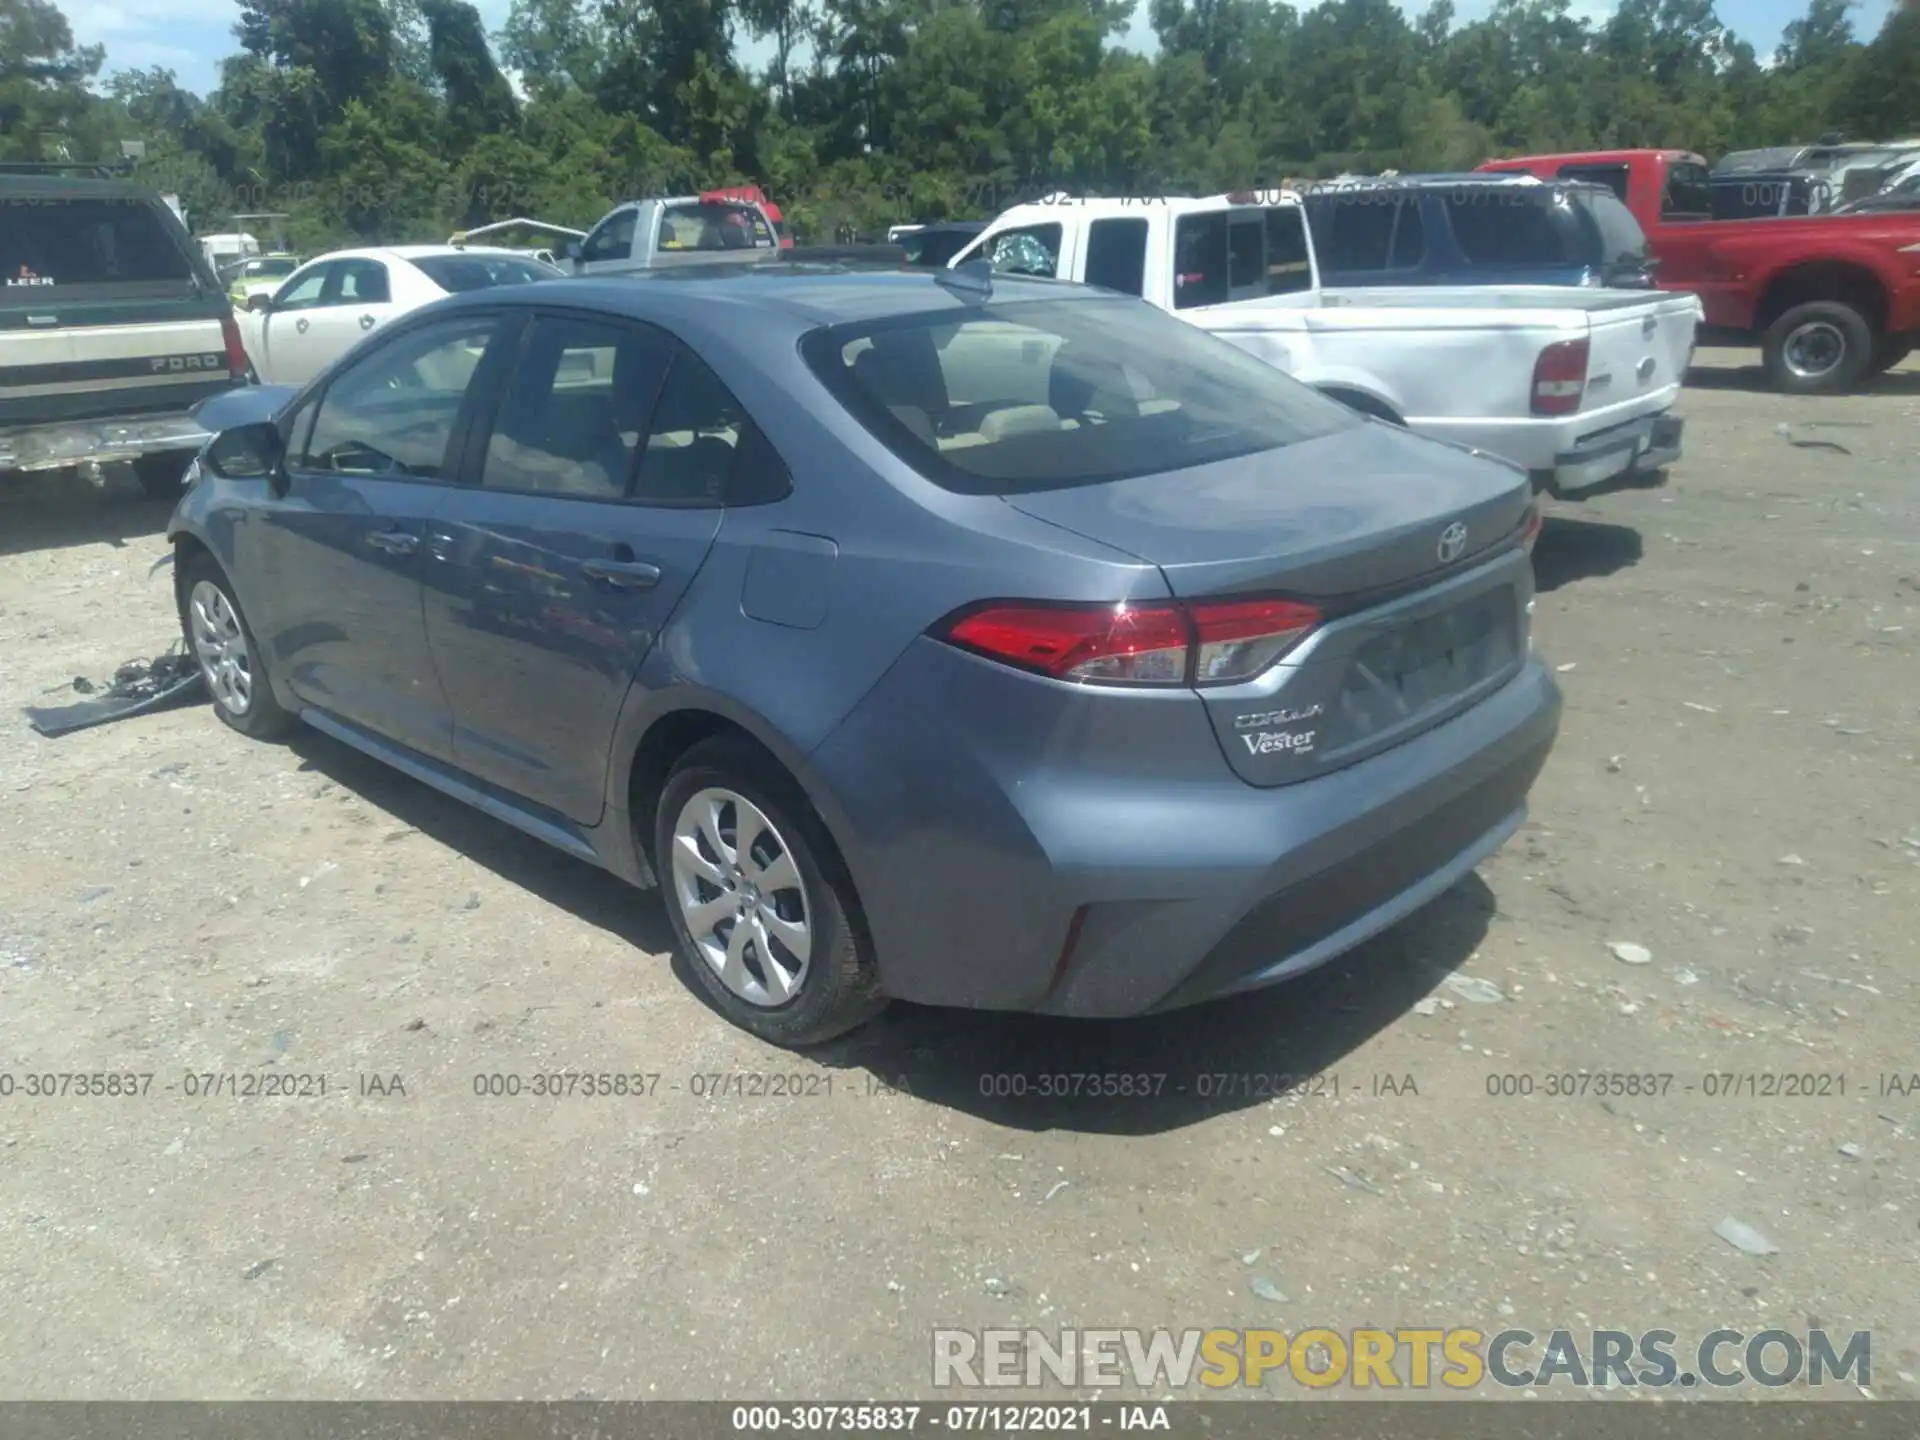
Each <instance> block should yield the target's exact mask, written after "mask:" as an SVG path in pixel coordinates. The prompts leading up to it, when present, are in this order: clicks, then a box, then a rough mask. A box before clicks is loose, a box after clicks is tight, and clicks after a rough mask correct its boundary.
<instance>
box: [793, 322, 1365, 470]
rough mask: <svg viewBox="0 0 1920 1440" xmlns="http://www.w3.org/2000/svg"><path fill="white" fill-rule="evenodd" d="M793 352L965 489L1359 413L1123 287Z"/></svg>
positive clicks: (1167, 457) (887, 435) (1208, 449)
mask: <svg viewBox="0 0 1920 1440" xmlns="http://www.w3.org/2000/svg"><path fill="white" fill-rule="evenodd" d="M801 351H802V354H804V355H805V357H806V359H807V363H808V364H809V365H811V366H812V367H813V370H814V373H815V374H817V375H818V376H819V377H820V379H821V380H822V381H823V382H824V383H825V384H826V386H827V388H828V389H829V390H831V391H832V392H833V393H834V395H835V396H836V397H837V398H838V399H839V400H840V401H841V403H842V404H843V405H845V406H846V407H847V409H848V410H849V411H851V412H852V414H853V415H854V416H855V418H857V419H858V420H859V421H860V422H861V423H862V424H863V425H865V426H866V427H867V429H868V430H869V431H871V432H872V433H873V434H874V435H875V436H876V437H878V438H879V439H880V440H881V441H882V442H883V443H885V444H886V445H887V446H888V447H889V448H890V449H892V450H893V452H894V453H895V454H897V455H899V456H900V457H901V458H902V459H903V460H905V461H907V463H909V464H910V465H912V466H913V467H914V468H915V469H917V470H918V471H919V472H920V473H921V474H923V475H925V476H926V477H927V478H928V479H930V480H932V481H933V482H934V483H935V484H937V485H940V486H942V487H943V488H945V489H948V490H952V491H956V492H958V493H961V494H967V495H1010V494H1019V493H1024V492H1031V491H1036V490H1058V489H1067V488H1071V487H1075V486H1080V485H1095V484H1100V483H1102V482H1104V481H1109V480H1121V479H1125V478H1127V477H1129V476H1135V475H1147V474H1154V473H1158V472H1164V471H1169V470H1184V469H1186V468H1188V467H1189V466H1194V465H1206V464H1210V463H1212V462H1214V461H1218V460H1230V459H1233V458H1235V457H1236V456H1242V455H1252V454H1257V453H1260V452H1262V451H1267V450H1276V449H1279V448H1280V447H1282V446H1286V445H1293V444H1297V443H1299V442H1301V441H1303V440H1311V439H1314V438H1316V437H1318V436H1321V435H1329V434H1333V433H1334V432H1336V431H1340V430H1345V429H1348V428H1350V427H1352V426H1354V425H1357V424H1359V423H1360V419H1359V417H1358V416H1356V415H1355V414H1354V412H1353V411H1351V410H1348V409H1347V408H1346V407H1345V406H1343V405H1340V404H1338V403H1336V402H1335V401H1332V400H1329V399H1327V398H1325V397H1324V396H1322V395H1320V394H1319V393H1318V392H1316V391H1313V390H1310V389H1308V388H1307V387H1306V386H1304V385H1301V384H1299V383H1298V382H1296V381H1294V380H1291V379H1289V378H1288V377H1287V376H1286V375H1284V374H1283V373H1281V372H1280V371H1279V370H1276V369H1274V368H1273V367H1272V366H1270V365H1267V364H1264V363H1262V362H1261V361H1259V360H1256V359H1254V358H1253V357H1252V356H1250V355H1247V354H1245V353H1244V352H1242V351H1240V350H1237V349H1235V348H1234V347H1233V346H1232V345H1230V344H1228V343H1227V342H1226V341H1224V340H1220V339H1216V338H1215V337H1214V336H1212V335H1209V334H1207V333H1206V332H1205V331H1204V330H1200V329H1197V328H1196V327H1194V326H1192V325H1188V324H1186V323H1185V322H1184V321H1181V320H1177V319H1175V318H1174V317H1173V316H1171V315H1168V314H1166V313H1164V312H1162V311H1159V310H1156V309H1154V308H1152V307H1151V306H1149V305H1145V304H1143V303H1141V302H1140V301H1137V300H1131V299H1123V298H1119V297H1115V298H1112V299H1101V300H1048V301H1026V302H1021V303H1015V304H1007V305H987V306H982V307H979V308H977V309H971V310H967V311H958V312H956V311H954V310H940V311H935V312H932V313H929V314H921V315H907V316H900V317H897V318H894V319H890V320H886V321H881V322H871V321H862V322H858V323H855V324H848V325H838V326H833V327H831V328H828V329H823V330H816V331H814V332H813V333H812V334H811V335H809V336H808V337H807V338H806V340H805V341H803V342H802V346H801Z"/></svg>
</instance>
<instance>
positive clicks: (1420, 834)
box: [813, 642, 1560, 1017]
mask: <svg viewBox="0 0 1920 1440" xmlns="http://www.w3.org/2000/svg"><path fill="white" fill-rule="evenodd" d="M933 643H934V642H923V646H933ZM937 648H939V649H943V650H944V649H945V648H946V647H937ZM951 654H952V652H949V655H951ZM954 659H955V660H957V662H958V663H959V664H962V665H966V666H970V667H971V666H985V665H987V664H988V662H984V661H976V660H974V659H972V658H971V657H954ZM947 663H949V662H947V661H946V660H940V659H935V660H929V659H928V657H927V656H926V655H925V654H914V653H910V654H909V656H908V657H906V659H905V660H903V663H902V666H901V667H900V668H899V669H898V670H896V672H895V674H894V675H892V676H890V677H889V678H888V680H887V681H884V682H882V685H881V686H880V687H879V688H878V689H877V690H876V691H875V693H874V694H873V695H871V696H869V697H868V701H867V702H866V703H864V704H863V705H862V706H861V707H859V708H858V709H857V710H856V712H855V714H854V715H853V716H850V717H849V723H848V724H847V725H845V726H843V727H842V730H841V731H840V732H837V733H836V734H835V735H834V736H833V737H830V739H829V740H828V742H827V743H826V744H825V745H823V746H822V747H821V748H820V750H818V751H816V752H815V755H814V756H813V760H814V762H815V764H816V765H817V766H818V767H819V770H818V773H819V775H820V778H821V779H822V780H823V781H825V782H826V783H828V784H830V785H832V786H833V788H834V791H835V798H836V800H837V801H838V802H840V806H841V808H842V810H843V811H844V812H845V815H846V817H847V822H848V824H850V825H851V826H852V827H853V830H854V833H853V834H850V835H848V836H844V837H843V842H844V843H843V848H845V849H846V850H847V852H848V854H847V858H848V860H849V863H850V868H852V870H853V872H854V877H855V880H856V882H857V883H858V885H859V887H860V891H861V898H862V902H863V906H864V908H865V910H866V912H867V918H868V923H869V928H870V930H871V933H872V935H873V938H874V942H875V947H876V951H877V953H878V958H879V963H880V968H881V978H882V983H883V986H884V987H885V989H886V991H887V992H888V993H889V994H891V995H893V996H895V997H897V998H901V999H907V1000H914V1001H919V1002H922V1003H927V1004H939V1005H967V1006H975V1007H980V1008H987V1009H1008V1010H1013V1009H1017V1010H1031V1011H1038V1012H1040V1013H1045V1014H1056V1015H1071V1016H1082V1017H1122V1016H1129V1015H1138V1014H1144V1013H1148V1012H1151V1011H1155V1010H1161V1009H1168V1008H1174V1007H1177V1006H1183V1005H1188V1004H1192V1003H1195V1002H1197V1001H1201V1000H1206V999H1209V998H1213V997H1215V996H1220V995H1227V994H1232V993H1235V992H1237V991H1242V990H1247V989H1252V988H1256V987H1259V986H1264V985H1270V984H1273V983H1276V982H1279V981H1282V980H1286V979H1289V978H1291V977H1293V976H1295V975H1298V974H1301V973H1303V972H1304V971H1307V970H1310V969H1312V968H1313V967H1315V966H1316V965H1319V964H1322V963H1324V962H1326V961H1328V960H1331V959H1333V958H1334V957H1336V956H1337V955H1339V954H1341V953H1342V952H1344V951H1346V950H1348V949H1351V948H1352V947H1353V946H1355V945H1357V944H1359V943H1360V942H1361V941H1363V940H1365V939H1367V938H1368V937H1369V936H1371V935H1373V934H1376V933H1377V932H1379V931H1381V930H1383V929H1385V928H1386V927H1388V926H1389V925H1392V924H1393V923H1395V922H1396V921H1398V920H1400V919H1402V918H1403V917H1405V916H1406V915H1408V914H1410V913H1412V912H1413V911H1415V910H1417V909H1418V908H1420V906H1422V905H1424V904H1425V903H1427V902H1428V901H1430V900H1432V899H1434V898H1436V897H1437V896H1439V895H1440V894H1441V893H1443V892H1444V891H1445V890H1446V889H1447V888H1448V887H1449V886H1451V885H1452V884H1454V883H1455V882H1456V881H1458V880H1459V879H1461V878H1462V877H1463V876H1465V875H1466V873H1467V872H1468V871H1470V870H1471V869H1472V868H1473V867H1474V866H1475V865H1476V864H1478V863H1479V862H1480V861H1481V860H1482V859H1484V858H1485V857H1486V856H1487V855H1488V854H1490V853H1491V852H1492V851H1493V850H1495V849H1496V848H1498V846H1499V845H1500V844H1501V843H1502V842H1503V841H1504V840H1505V839H1506V838H1507V837H1508V836H1509V835H1511V834H1512V833H1513V831H1514V830H1515V829H1517V828H1518V826H1519V825H1520V824H1521V822H1522V820H1523V818H1524V815H1525V806H1526V796H1527V792H1528V790H1529V789H1530V787H1531V786H1532V784H1533V782H1534V779H1535V778H1536V777H1537V776H1538V774H1539V773H1540V770H1541V767H1542V766H1543V765H1544V764H1545V762H1546V758H1547V755H1548V752H1549V751H1550V750H1551V748H1552V745H1553V741H1554V737H1555V734H1556V732H1557V730H1558V727H1559V716H1560V695H1559V690H1558V688H1557V687H1556V685H1555V684H1554V681H1553V679H1552V677H1551V675H1549V674H1548V673H1547V671H1546V669H1545V667H1543V666H1542V665H1541V664H1540V663H1539V662H1538V661H1537V660H1535V659H1533V658H1532V657H1531V656H1529V657H1528V659H1527V660H1526V662H1525V663H1524V665H1523V666H1522V668H1521V669H1520V671H1519V672H1518V673H1517V674H1516V675H1515V676H1514V677H1513V679H1511V680H1510V681H1508V682H1507V683H1506V684H1505V685H1503V686H1502V687H1501V688H1500V689H1499V690H1497V691H1495V692H1494V693H1493V694H1492V695H1490V696H1488V697H1486V698H1485V699H1483V700H1482V701H1480V702H1479V703H1478V704H1476V705H1474V706H1473V707H1472V708H1471V709H1470V710H1468V711H1466V712H1464V713H1462V714H1460V715H1458V716H1456V717H1454V718H1453V719H1451V720H1448V721H1446V722H1444V723H1443V724H1440V725H1438V726H1436V727H1434V728H1433V729H1431V730H1428V731H1426V732H1424V733H1422V734H1419V735H1417V736H1415V737H1414V738H1412V739H1410V740H1408V741H1406V742H1404V743H1402V744H1399V745H1396V746H1395V747H1393V748H1392V749H1390V750H1387V751H1384V752H1382V753H1381V754H1378V755H1375V756H1373V757H1371V758H1369V759H1366V760H1362V761H1359V762H1357V763H1355V764H1352V765H1349V766H1347V767H1345V768H1343V769H1340V770H1336V771H1333V772H1331V773H1329V774H1326V775H1322V776H1319V777H1316V778H1314V779H1311V780H1305V781H1301V782H1299V783H1297V784H1292V785H1286V786H1278V787H1271V788H1261V787H1257V786H1253V785H1249V784H1247V783H1245V782H1244V781H1241V780H1239V779H1238V778H1237V777H1235V776H1233V775H1232V773H1231V772H1230V771H1228V770H1227V768H1226V766H1225V765H1224V764H1223V763H1222V760H1221V755H1220V751H1219V749H1218V745H1217V742H1215V741H1213V740H1212V737H1211V736H1210V735H1208V734H1206V732H1205V731H1204V730H1203V729H1202V728H1201V727H1203V726H1204V725H1205V723H1206V722H1205V721H1204V719H1203V718H1202V717H1201V716H1200V715H1199V714H1198V713H1197V712H1198V711H1199V710H1200V708H1201V707H1200V705H1199V703H1198V701H1197V699H1196V700H1195V701H1194V703H1193V705H1192V707H1191V708H1192V711H1193V712H1195V713H1193V714H1192V716H1191V721H1192V729H1193V735H1194V740H1195V745H1194V749H1193V754H1194V755H1195V757H1196V762H1195V764H1194V766H1193V770H1192V772H1191V773H1190V774H1188V775H1185V776H1171V777H1169V776H1164V775H1155V776H1153V777H1151V778H1149V777H1148V776H1145V775H1129V774H1127V773H1126V771H1125V769H1124V768H1116V767H1124V765H1125V754H1126V751H1127V750H1128V749H1129V748H1131V747H1136V746H1137V749H1138V752H1139V753H1140V754H1141V755H1149V754H1153V753H1158V752H1163V748H1164V747H1163V745H1162V744H1161V742H1162V740H1164V739H1165V738H1167V737H1169V736H1171V735H1172V734H1173V733H1174V731H1175V730H1176V729H1178V727H1180V726H1181V725H1184V724H1185V723H1186V721H1185V720H1184V719H1182V718H1180V716H1181V712H1180V708H1179V702H1178V700H1177V697H1174V696H1171V695H1169V696H1166V697H1165V701H1164V703H1162V702H1159V701H1155V702H1151V703H1149V704H1145V705H1142V706H1141V707H1139V708H1138V711H1137V714H1136V715H1135V716H1134V717H1133V718H1132V719H1131V720H1128V721H1125V722H1122V723H1121V724H1120V725H1119V726H1117V727H1116V729H1115V733H1114V734H1113V735H1112V736H1107V737H1097V736H1090V735H1089V734H1088V731H1087V727H1088V726H1089V725H1100V724H1104V723H1105V720H1104V717H1099V716H1098V715H1097V713H1096V712H1093V711H1091V710H1089V711H1088V712H1085V713H1082V714H1074V715H1071V716H1066V717H1062V718H1061V719H1060V720H1059V721H1058V722H1057V723H1055V724H1053V725H1050V726H1047V727H1045V728H1042V729H1039V730H1038V733H1036V729H1035V728H1028V727H1023V724H1022V722H1023V720H1026V721H1029V722H1031V721H1034V720H1037V719H1038V717H1039V715H1040V713H1041V712H1039V711H1037V710H1034V711H1028V712H1025V713H1023V708H1024V707H1022V706H1021V705H1020V703H1019V701H1018V698H1017V696H1015V695H1014V694H1013V692H1012V691H1011V689H1008V690H1006V691H1003V692H1002V694H1001V696H1000V697H999V698H998V700H996V701H991V702H990V703H989V704H987V705H985V706H975V705H972V704H966V703H956V702H957V699H958V696H959V695H960V694H961V693H962V687H960V686H957V685H956V684H955V682H956V681H961V682H964V681H966V680H967V679H968V678H969V677H967V676H964V675H958V676H956V675H955V674H952V673H943V670H944V667H945V666H946V664H947ZM980 679H981V680H983V681H984V682H985V683H987V684H989V685H992V684H994V683H996V682H997V681H998V679H999V677H998V676H992V675H985V674H983V675H982V676H981V677H980ZM1011 683H1012V684H1035V683H1043V682H1034V681H1032V680H1031V679H1030V677H1021V676H1016V677H1012V679H1011ZM989 715H991V716H993V717H994V722H993V725H992V728H993V731H994V732H995V733H994V734H993V735H987V734H986V724H985V723H984V722H985V717H986V716H989ZM1023 729H1024V730H1025V733H1024V734H1023V733H1021V732H1022V730H1023ZM1048 729H1051V730H1052V731H1054V732H1055V733H1053V734H1048V733H1046V730H1048ZM1003 737H1004V738H1003ZM903 739H904V740H905V741H906V743H907V744H908V746H909V750H910V752H912V753H909V754H908V755H905V756H902V755H901V754H900V746H901V744H902V741H903ZM1108 739H1111V740H1113V741H1115V743H1116V747H1117V748H1116V751H1115V752H1114V757H1113V759H1111V760H1107V761H1105V762H1104V763H1097V764H1095V765H1093V766H1091V767H1088V766H1082V765H1069V764H1067V763H1065V761H1066V757H1067V755H1068V753H1069V751H1070V750H1072V749H1076V748H1084V746H1085V745H1086V744H1087V743H1088V742H1089V741H1092V742H1094V743H1100V742H1102V741H1104V740H1108ZM927 745H931V746H932V749H931V750H924V751H923V750H922V748H921V747H923V746H927ZM1201 746H1206V747H1207V750H1208V751H1210V753H1203V751H1202V750H1201V748H1200V747H1201ZM1003 747H1004V748H1003ZM1016 751H1018V752H1021V753H1022V754H1023V757H1024V758H1022V759H1021V760H1019V761H1018V763H1017V764H1015V765H1014V766H1012V767H1011V768H1009V767H1005V766H1003V765H1002V764H1001V763H1000V762H1001V760H1002V758H1003V757H1011V756H1013V755H1014V754H1015V752H1016ZM1050 752H1057V753H1059V754H1060V755H1061V757H1062V763H1061V765H1060V766H1059V767H1058V768H1057V769H1056V768H1053V767H1051V766H1050V765H1049V764H1048V763H1047V760H1046V756H1047V755H1048V754H1049V753H1050ZM902 760H904V761H905V762H906V769H907V771H908V772H909V773H908V775H907V776H903V775H902V774H901V773H900V768H901V761H902ZM1036 760H1037V761H1038V762H1039V763H1037V764H1036V763H1035V762H1036ZM1201 761H1204V762H1205V764H1201V763H1200V762H1201ZM883 771H884V772H886V773H884V774H883V773H882V772H883ZM849 796H852V797H853V799H852V801H851V803H849Z"/></svg>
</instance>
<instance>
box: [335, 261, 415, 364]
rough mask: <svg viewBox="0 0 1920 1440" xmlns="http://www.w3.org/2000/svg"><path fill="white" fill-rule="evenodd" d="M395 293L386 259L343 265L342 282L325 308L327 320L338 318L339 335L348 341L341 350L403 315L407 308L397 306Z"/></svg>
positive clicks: (341, 265)
mask: <svg viewBox="0 0 1920 1440" xmlns="http://www.w3.org/2000/svg"><path fill="white" fill-rule="evenodd" d="M393 291H394V281H393V274H392V268H391V267H390V266H389V265H388V264H387V263H386V262H385V261H384V260H373V259H369V258H366V257H364V256H362V257H359V258H356V259H352V260H342V261H341V262H340V282H339V285H338V287H337V289H336V290H335V292H334V297H333V302H332V303H331V304H330V305H328V306H327V307H326V309H327V311H328V314H327V316H326V318H327V320H328V321H329V322H330V323H331V322H333V321H334V320H335V318H336V317H337V319H338V326H337V332H338V334H339V335H340V337H341V338H342V339H343V340H344V342H345V343H344V344H342V345H341V347H340V349H341V350H342V351H345V350H350V349H352V348H353V347H354V346H355V345H358V344H359V343H360V342H361V341H362V340H364V339H365V338H366V337H367V336H368V335H370V334H372V333H373V331H375V330H377V329H379V327H380V326H382V325H384V324H386V323H387V322H388V321H389V320H391V319H393V318H394V317H395V316H396V315H399V314H403V313H404V311H405V309H406V308H408V307H403V306H400V305H397V304H395V303H394V295H393ZM336 353H339V352H336Z"/></svg>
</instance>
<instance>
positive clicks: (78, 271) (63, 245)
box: [0, 196, 193, 301]
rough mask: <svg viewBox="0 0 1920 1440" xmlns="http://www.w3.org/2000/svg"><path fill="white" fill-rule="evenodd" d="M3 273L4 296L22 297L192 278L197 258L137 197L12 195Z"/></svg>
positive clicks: (0, 248)
mask: <svg viewBox="0 0 1920 1440" xmlns="http://www.w3.org/2000/svg"><path fill="white" fill-rule="evenodd" d="M0 276H4V277H5V281H6V284H5V289H4V291H0V295H4V298H5V299H7V300H10V301H17V300H19V299H20V298H21V297H20V295H19V292H20V291H22V290H25V291H29V292H32V291H48V290H53V291H57V290H59V289H60V288H62V287H63V286H66V287H71V286H76V285H152V284H156V283H168V282H172V283H176V284H191V283H192V281H193V262H192V261H191V260H190V259H189V258H188V257H187V253H186V252H185V250H183V249H182V248H181V246H180V244H179V243H178V242H177V241H176V239H175V237H174V236H173V234H172V233H171V232H170V231H169V230H168V228H167V226H166V225H165V224H164V223H163V222H162V221H161V219H160V216H159V215H158V214H156V213H155V211H154V208H153V206H152V205H150V204H147V203H146V202H144V201H142V200H140V199H138V198H137V197H128V198H125V199H118V198H97V199H96V198H85V199H77V198H67V197H55V196H50V197H47V198H45V199H30V198H19V199H14V198H9V200H8V201H7V202H6V204H5V214H4V216H3V217H0Z"/></svg>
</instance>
